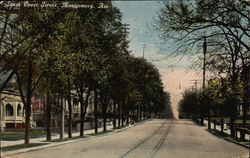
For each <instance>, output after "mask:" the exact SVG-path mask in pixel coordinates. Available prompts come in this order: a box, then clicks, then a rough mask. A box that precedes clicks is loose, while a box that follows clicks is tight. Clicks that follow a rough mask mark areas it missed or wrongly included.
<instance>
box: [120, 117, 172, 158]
mask: <svg viewBox="0 0 250 158" xmlns="http://www.w3.org/2000/svg"><path fill="white" fill-rule="evenodd" d="M171 124H172V121H170V122H168V121H165V120H164V122H162V124H161V126H160V127H159V128H157V129H156V130H155V131H154V132H153V133H152V134H151V135H149V136H148V137H146V138H144V139H143V140H140V141H139V142H138V143H136V144H135V145H134V146H132V147H131V148H130V149H129V150H128V151H127V152H125V153H124V154H122V155H121V156H120V157H119V158H130V157H131V158H135V157H136V158H153V157H154V156H155V154H156V153H157V151H158V150H159V149H160V147H161V145H162V143H163V142H164V140H165V139H166V137H167V135H168V133H169V131H170V128H171Z"/></svg>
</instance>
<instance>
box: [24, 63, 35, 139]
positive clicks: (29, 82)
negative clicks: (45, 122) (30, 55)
mask: <svg viewBox="0 0 250 158" xmlns="http://www.w3.org/2000/svg"><path fill="white" fill-rule="evenodd" d="M32 71H33V68H32V64H31V59H29V67H28V78H27V91H26V92H27V93H26V94H27V103H26V107H25V134H24V139H25V140H24V143H25V144H29V143H30V138H29V135H30V116H31V97H32V76H33V73H32Z"/></svg>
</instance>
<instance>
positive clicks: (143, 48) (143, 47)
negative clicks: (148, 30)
mask: <svg viewBox="0 0 250 158" xmlns="http://www.w3.org/2000/svg"><path fill="white" fill-rule="evenodd" d="M145 48H146V44H145V43H144V44H143V45H142V50H143V52H142V53H143V54H142V57H143V59H144V53H145Z"/></svg>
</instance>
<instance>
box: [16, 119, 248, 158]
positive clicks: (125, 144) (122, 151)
mask: <svg viewBox="0 0 250 158" xmlns="http://www.w3.org/2000/svg"><path fill="white" fill-rule="evenodd" d="M240 156H241V157H247V156H248V150H247V149H246V148H243V147H241V146H238V145H235V144H233V143H230V142H227V141H225V140H222V139H219V138H217V137H215V136H213V135H211V134H210V133H208V132H206V131H205V130H204V129H202V128H201V127H199V126H196V125H195V124H194V123H192V122H190V121H188V120H173V121H170V120H167V121H166V120H153V121H149V122H147V123H144V124H142V125H138V126H135V127H132V128H129V129H126V130H123V131H120V132H117V133H114V134H110V135H107V136H103V137H97V138H94V139H90V140H84V141H79V142H74V143H70V144H65V145H60V146H55V147H51V148H46V149H41V150H37V151H32V152H27V153H23V154H20V155H15V156H11V157H13V158H44V157H49V158H58V157H60V158H240Z"/></svg>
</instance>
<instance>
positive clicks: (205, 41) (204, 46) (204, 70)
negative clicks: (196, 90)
mask: <svg viewBox="0 0 250 158" xmlns="http://www.w3.org/2000/svg"><path fill="white" fill-rule="evenodd" d="M206 54H207V40H206V36H205V37H204V43H203V55H204V58H203V82H202V88H203V90H204V89H205V82H206Z"/></svg>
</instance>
